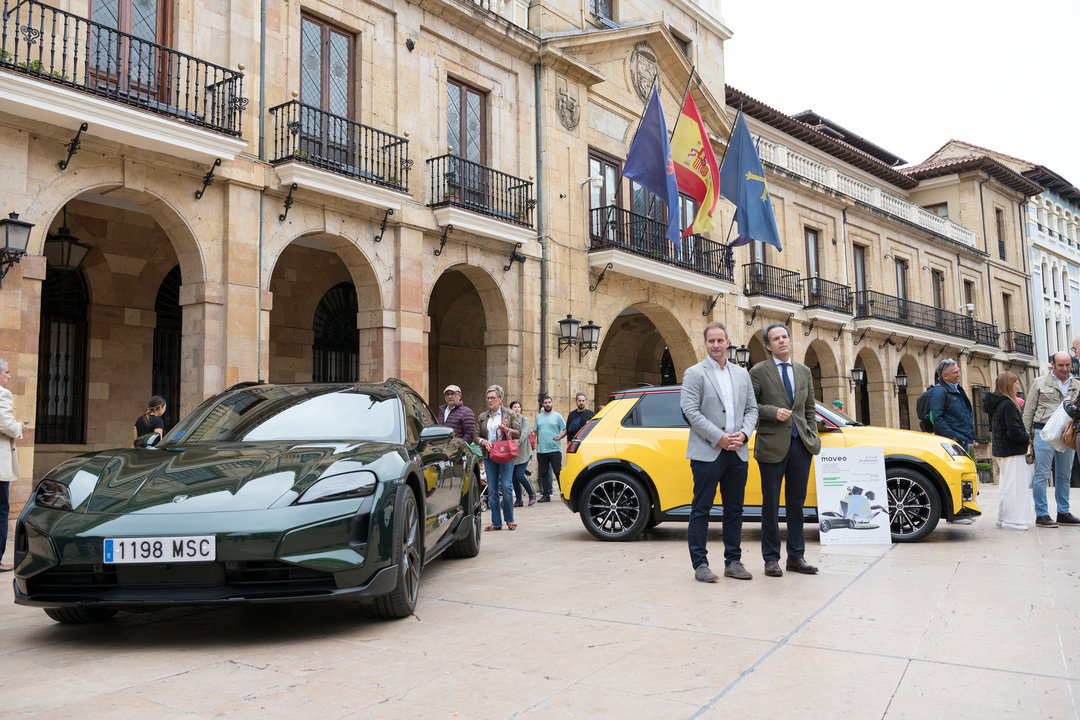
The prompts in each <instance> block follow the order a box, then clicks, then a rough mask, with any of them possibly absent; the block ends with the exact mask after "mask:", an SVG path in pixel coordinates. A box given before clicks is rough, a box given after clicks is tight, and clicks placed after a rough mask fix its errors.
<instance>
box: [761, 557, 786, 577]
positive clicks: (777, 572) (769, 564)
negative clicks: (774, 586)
mask: <svg viewBox="0 0 1080 720" xmlns="http://www.w3.org/2000/svg"><path fill="white" fill-rule="evenodd" d="M765 574H766V575H767V576H769V577H783V575H784V571H783V570H781V569H780V563H779V562H777V561H776V560H766V561H765Z"/></svg>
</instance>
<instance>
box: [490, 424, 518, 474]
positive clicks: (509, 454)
mask: <svg viewBox="0 0 1080 720" xmlns="http://www.w3.org/2000/svg"><path fill="white" fill-rule="evenodd" d="M517 456H518V444H517V441H516V440H513V439H511V438H510V431H509V430H507V429H506V426H505V425H501V426H499V439H498V440H496V441H495V442H493V443H491V449H490V450H488V458H490V459H491V461H492V462H496V463H498V464H500V465H504V464H506V463H512V462H514V461H515V460H517Z"/></svg>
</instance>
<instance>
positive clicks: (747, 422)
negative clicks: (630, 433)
mask: <svg viewBox="0 0 1080 720" xmlns="http://www.w3.org/2000/svg"><path fill="white" fill-rule="evenodd" d="M728 344H729V340H728V334H727V328H725V327H724V326H723V325H722V324H721V323H718V322H713V323H709V324H708V325H706V326H705V350H706V351H707V352H708V353H709V356H708V357H707V358H705V359H704V360H702V361H701V362H700V363H698V364H697V365H694V366H693V367H691V368H690V369H689V370H687V371H686V375H685V376H684V377H683V384H682V394H681V397H680V398H679V405H680V407H681V408H682V412H683V415H684V416H686V419H687V421H688V422H689V423H690V438H689V440H688V441H687V443H686V457H687V458H688V459H689V460H690V470H691V471H692V472H693V475H694V501H693V505H692V506H691V509H690V525H689V528H688V529H687V533H686V536H687V540H688V542H689V545H690V563H691V564H692V565H693V567H694V577H695V578H696V579H697V580H700V581H701V582H716V581H717V580H718V579H719V578H718V577H717V575H716V573H714V572H713V571H712V570H710V569H709V561H708V553H707V552H706V550H705V542H706V540H707V538H708V534H709V517H710V514H711V512H712V508H713V503H714V502H715V501H716V488H717V485H719V487H720V495H721V499H722V500H723V504H724V515H723V523H724V526H723V538H724V575H725V576H726V577H730V578H735V579H737V580H749V579H750V578H751V577H753V576H752V575H751V574H750V573H748V572H747V571H746V568H744V567H743V564H742V548H741V545H740V543H741V536H742V517H743V495H744V493H745V491H746V473H747V465H748V463H749V461H750V452H749V450H747V447H746V443H747V441H748V440H749V439H750V433H752V432H753V431H754V426H755V425H756V424H757V418H758V411H757V402H756V401H755V400H754V389H753V386H752V385H751V383H750V375H749V374H748V373H747V372H746V370H744V369H743V368H741V367H739V366H737V365H735V364H734V363H729V362H728V361H727V349H728Z"/></svg>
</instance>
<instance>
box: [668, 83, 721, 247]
mask: <svg viewBox="0 0 1080 720" xmlns="http://www.w3.org/2000/svg"><path fill="white" fill-rule="evenodd" d="M671 158H672V160H673V161H674V162H675V180H676V181H677V182H678V184H679V192H682V193H686V194H687V195H689V196H690V197H692V198H694V200H696V201H697V204H698V212H697V217H695V218H694V221H693V222H692V223H690V225H689V226H687V228H686V231H685V232H684V233H683V237H686V236H687V235H691V234H693V233H705V232H708V231H710V230H712V229H713V228H714V227H716V217H715V214H716V212H717V206H718V204H719V198H720V193H719V189H720V185H719V182H718V181H717V178H718V177H719V174H720V172H719V170H718V169H717V167H716V156H715V155H713V149H712V143H710V142H709V135H708V133H707V132H706V131H705V123H703V122H701V115H700V114H699V113H698V109H697V105H695V104H694V98H692V97H690V93H689V92H688V93H686V99H685V100H684V101H683V106H682V113H681V115H680V116H679V119H678V121H677V122H676V123H675V132H674V133H673V134H672V136H671Z"/></svg>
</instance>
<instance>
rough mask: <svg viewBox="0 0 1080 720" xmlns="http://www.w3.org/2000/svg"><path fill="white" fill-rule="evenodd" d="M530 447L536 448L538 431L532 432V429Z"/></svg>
mask: <svg viewBox="0 0 1080 720" xmlns="http://www.w3.org/2000/svg"><path fill="white" fill-rule="evenodd" d="M529 447H531V448H532V449H533V450H535V449H536V433H535V432H531V431H530V432H529Z"/></svg>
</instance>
